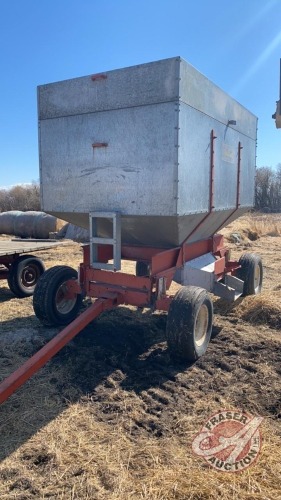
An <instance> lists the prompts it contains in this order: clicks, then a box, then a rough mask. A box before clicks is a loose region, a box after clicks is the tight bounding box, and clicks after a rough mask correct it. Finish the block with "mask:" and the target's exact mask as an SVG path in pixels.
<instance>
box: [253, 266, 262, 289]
mask: <svg viewBox="0 0 281 500" xmlns="http://www.w3.org/2000/svg"><path fill="white" fill-rule="evenodd" d="M260 283H261V270H260V266H258V265H257V266H256V267H255V274H254V288H255V292H256V293H257V292H258V291H259V288H260Z"/></svg>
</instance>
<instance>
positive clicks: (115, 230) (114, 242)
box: [90, 212, 121, 271]
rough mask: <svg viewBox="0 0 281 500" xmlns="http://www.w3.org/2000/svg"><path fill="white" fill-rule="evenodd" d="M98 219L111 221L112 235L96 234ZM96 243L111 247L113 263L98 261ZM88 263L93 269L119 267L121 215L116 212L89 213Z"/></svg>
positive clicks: (113, 268)
mask: <svg viewBox="0 0 281 500" xmlns="http://www.w3.org/2000/svg"><path fill="white" fill-rule="evenodd" d="M99 219H108V220H109V221H111V222H112V237H111V238H103V237H100V236H97V230H98V221H99ZM98 245H111V246H112V249H113V263H112V264H108V263H105V262H99V261H98ZM90 265H91V267H93V268H95V269H108V270H111V271H119V270H120V269H121V216H120V214H119V213H118V212H91V213H90Z"/></svg>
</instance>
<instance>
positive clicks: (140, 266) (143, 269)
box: [136, 260, 150, 276]
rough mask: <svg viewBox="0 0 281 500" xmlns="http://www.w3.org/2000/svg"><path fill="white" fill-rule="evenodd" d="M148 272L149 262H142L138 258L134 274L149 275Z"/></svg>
mask: <svg viewBox="0 0 281 500" xmlns="http://www.w3.org/2000/svg"><path fill="white" fill-rule="evenodd" d="M149 274H150V269H149V264H147V262H143V261H142V260H138V261H137V262H136V276H149Z"/></svg>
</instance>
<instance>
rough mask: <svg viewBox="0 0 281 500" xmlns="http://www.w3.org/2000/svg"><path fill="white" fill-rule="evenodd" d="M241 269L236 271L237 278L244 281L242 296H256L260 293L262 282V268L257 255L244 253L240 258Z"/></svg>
mask: <svg viewBox="0 0 281 500" xmlns="http://www.w3.org/2000/svg"><path fill="white" fill-rule="evenodd" d="M239 264H240V265H241V268H240V269H238V271H237V278H239V279H241V280H242V281H244V288H243V295H244V296H246V295H257V294H258V293H260V292H261V288H262V280H263V266H262V260H261V258H260V256H259V255H256V254H254V253H245V254H244V255H242V257H240V259H239Z"/></svg>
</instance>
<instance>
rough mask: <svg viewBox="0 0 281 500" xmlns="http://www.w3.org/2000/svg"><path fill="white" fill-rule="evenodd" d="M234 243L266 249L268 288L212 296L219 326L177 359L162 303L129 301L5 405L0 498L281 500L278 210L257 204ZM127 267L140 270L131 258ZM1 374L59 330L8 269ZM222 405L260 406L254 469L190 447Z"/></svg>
mask: <svg viewBox="0 0 281 500" xmlns="http://www.w3.org/2000/svg"><path fill="white" fill-rule="evenodd" d="M223 232H224V234H225V236H226V238H228V237H229V235H230V233H232V232H239V233H240V234H241V236H242V240H241V242H240V243H239V244H234V243H229V245H230V246H231V248H232V256H233V257H235V258H236V257H239V256H240V255H241V254H242V253H243V252H245V251H247V252H256V253H258V254H259V255H260V256H261V257H262V259H263V263H264V273H265V276H264V287H263V293H262V294H261V295H260V296H256V297H247V298H245V299H239V300H238V301H237V302H236V303H235V304H230V305H229V304H226V303H225V302H223V301H222V300H218V299H215V298H214V307H215V313H216V314H215V320H214V338H213V340H212V341H211V343H210V345H209V348H208V350H207V353H206V354H205V356H203V357H202V358H201V359H200V360H199V361H198V362H197V363H195V364H193V365H176V364H174V363H173V362H172V361H171V359H170V357H169V354H168V353H167V347H166V342H165V324H166V314H165V313H159V312H158V313H154V314H152V313H151V312H150V311H149V310H143V311H141V310H136V309H135V308H133V307H121V306H120V307H119V308H118V309H116V310H113V311H110V312H107V313H104V314H103V315H102V316H101V317H100V318H98V319H97V320H95V321H94V322H93V323H91V324H90V325H89V326H88V327H87V328H86V329H85V330H84V331H83V332H81V333H80V334H79V335H78V336H77V337H76V338H75V339H74V340H73V341H72V342H71V343H70V344H69V345H68V346H66V347H65V348H64V349H63V350H62V351H61V352H60V353H59V354H58V355H57V356H56V357H55V358H54V359H53V360H51V361H50V362H49V363H48V364H47V365H46V366H45V367H44V368H43V369H42V370H41V371H40V372H39V373H38V374H37V375H36V376H34V377H33V378H32V379H31V380H30V381H29V382H27V383H26V384H25V385H24V386H23V387H22V388H21V389H20V390H19V391H18V392H17V393H16V394H14V395H13V396H12V397H11V398H10V399H9V400H8V401H7V402H6V403H4V404H3V405H2V407H1V408H0V422H1V441H0V455H1V465H0V498H1V499H2V500H4V499H17V500H28V499H67V500H68V499H69V500H70V499H73V500H74V499H81V500H87V499H91V500H92V499H93V500H94V499H97V500H107V499H108V500H129V499H130V500H134V499H149V500H172V499H177V500H188V499H190V500H191V499H192V500H207V499H212V500H215V499H220V500H230V499H231V500H236V499H237V500H238V499H239V500H240V499H245V500H278V499H280V498H281V465H280V464H281V451H280V437H281V425H280V424H281V396H280V393H281V382H280V375H281V350H280V347H281V270H280V269H281V215H247V216H245V217H243V218H241V219H240V220H238V221H236V222H235V223H232V224H231V225H230V226H229V227H228V228H226V229H225V230H224V231H223ZM40 256H41V257H42V258H43V259H44V261H45V264H46V265H47V267H51V266H53V265H56V264H67V265H71V266H73V267H77V265H78V263H79V262H80V260H81V251H80V247H79V245H78V244H75V243H70V244H69V245H67V246H65V247H58V248H57V249H52V250H50V251H49V252H40ZM125 269H126V270H128V271H131V272H133V269H134V267H133V265H132V264H131V263H127V264H125ZM0 318H1V323H0V378H4V377H5V376H7V375H8V374H9V373H11V372H12V371H13V370H14V369H15V368H16V367H18V366H19V365H20V364H21V363H22V362H23V361H25V360H26V359H27V358H28V357H29V356H30V355H32V354H33V353H34V352H36V351H37V350H38V349H39V348H40V347H41V346H43V345H44V344H45V343H46V342H47V340H48V339H49V338H51V337H52V336H54V334H55V333H56V332H57V331H58V330H57V329H56V328H52V329H48V328H45V327H43V326H42V325H41V324H40V323H39V321H38V320H37V318H36V317H35V316H34V313H33V308H32V299H31V298H25V299H17V298H14V296H13V295H12V293H11V292H10V291H9V289H8V288H6V283H5V282H4V281H3V282H1V288H0ZM220 409H239V410H242V411H245V412H248V413H251V414H252V415H259V416H262V417H264V420H263V423H262V425H261V428H262V430H261V432H262V449H261V453H260V456H259V458H258V460H257V461H256V462H255V464H254V465H253V466H251V467H249V468H248V469H246V470H245V471H244V472H241V473H237V474H227V473H223V472H217V471H215V470H214V469H210V468H209V467H208V466H207V464H206V463H205V462H204V461H203V460H201V459H200V458H199V457H196V456H195V455H193V453H192V449H191V443H192V440H193V438H194V436H195V434H196V433H197V432H198V431H199V430H200V428H201V427H202V425H203V424H204V422H205V421H206V420H207V418H208V417H209V416H210V415H211V414H214V413H216V412H217V411H218V410H220Z"/></svg>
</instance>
